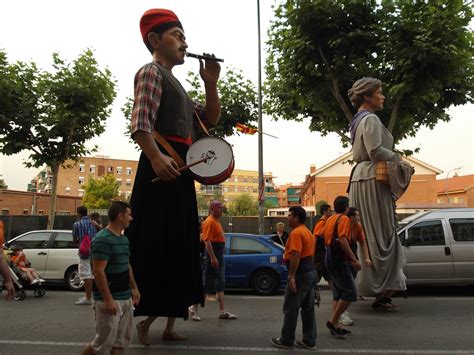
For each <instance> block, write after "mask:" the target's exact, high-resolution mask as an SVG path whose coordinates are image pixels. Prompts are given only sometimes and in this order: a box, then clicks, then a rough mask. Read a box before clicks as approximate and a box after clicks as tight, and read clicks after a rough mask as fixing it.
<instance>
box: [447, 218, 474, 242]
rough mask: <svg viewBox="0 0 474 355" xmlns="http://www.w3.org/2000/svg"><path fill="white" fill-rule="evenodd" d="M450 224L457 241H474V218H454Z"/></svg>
mask: <svg viewBox="0 0 474 355" xmlns="http://www.w3.org/2000/svg"><path fill="white" fill-rule="evenodd" d="M449 224H450V225H451V230H452V231H453V237H454V240H455V241H457V242H472V241H474V218H452V219H450V220H449Z"/></svg>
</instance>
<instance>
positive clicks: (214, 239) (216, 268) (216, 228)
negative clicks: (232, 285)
mask: <svg viewBox="0 0 474 355" xmlns="http://www.w3.org/2000/svg"><path fill="white" fill-rule="evenodd" d="M223 211H224V206H223V205H222V203H221V202H220V201H217V200H216V201H212V202H211V203H210V205H209V216H208V217H207V218H206V220H205V221H204V222H203V223H202V240H203V241H204V243H205V244H206V252H207V255H208V256H209V259H208V262H207V265H206V267H205V269H204V293H205V294H206V297H207V296H208V295H215V294H216V293H217V301H218V302H219V319H237V316H236V315H235V314H232V313H230V312H228V311H226V310H225V305H224V289H225V263H224V248H225V236H224V229H222V225H221V223H220V222H219V219H220V218H221V216H222V213H223ZM190 311H191V310H190Z"/></svg>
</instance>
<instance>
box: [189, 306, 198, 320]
mask: <svg viewBox="0 0 474 355" xmlns="http://www.w3.org/2000/svg"><path fill="white" fill-rule="evenodd" d="M188 313H189V318H191V319H192V320H193V321H196V322H200V321H201V317H199V316H198V313H197V309H196V307H194V306H189V307H188Z"/></svg>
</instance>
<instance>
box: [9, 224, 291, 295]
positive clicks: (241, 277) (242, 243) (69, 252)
mask: <svg viewBox="0 0 474 355" xmlns="http://www.w3.org/2000/svg"><path fill="white" fill-rule="evenodd" d="M5 245H6V246H7V247H12V246H14V245H21V246H22V247H23V250H24V252H25V255H26V257H27V258H28V259H29V260H30V262H31V265H32V267H34V268H35V269H36V270H37V271H38V273H39V274H40V276H41V277H42V278H43V279H45V280H46V281H61V282H64V283H65V284H66V286H67V287H68V288H69V289H70V290H73V291H78V290H82V288H83V283H82V282H81V281H80V280H79V278H78V270H77V263H78V256H77V245H76V244H75V243H74V242H73V238H72V231H70V230H36V231H31V232H27V233H24V234H22V235H20V236H18V237H16V238H13V239H11V240H9V241H8V242H6V243H5ZM283 251H284V250H283V248H282V247H281V246H280V245H278V244H276V243H274V242H273V241H272V240H271V236H258V235H254V234H239V233H228V234H226V248H225V256H224V257H225V262H226V275H225V277H226V286H228V287H229V288H232V287H234V288H251V289H253V290H254V291H255V292H256V293H257V294H259V295H269V294H272V293H273V292H275V291H276V290H277V289H278V288H284V287H286V282H287V279H288V270H287V268H286V266H284V265H282V257H283Z"/></svg>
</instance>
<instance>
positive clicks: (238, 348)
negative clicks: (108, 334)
mask: <svg viewBox="0 0 474 355" xmlns="http://www.w3.org/2000/svg"><path fill="white" fill-rule="evenodd" d="M0 344H8V345H42V346H76V347H79V346H81V347H82V346H86V345H87V344H89V343H79V342H66V341H61V342H56V341H34V340H8V339H3V340H2V339H0ZM129 348H132V349H159V350H201V351H203V350H204V351H206V350H207V351H240V352H275V351H282V352H285V351H286V350H280V349H276V348H273V347H243V346H199V345H151V346H147V347H146V348H145V347H144V346H142V345H139V344H132V345H131V346H130V347H129ZM294 351H301V352H307V350H305V349H298V348H295V349H294ZM318 351H319V352H325V353H338V354H344V353H346V354H448V355H449V354H467V355H474V350H400V349H320V348H318Z"/></svg>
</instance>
